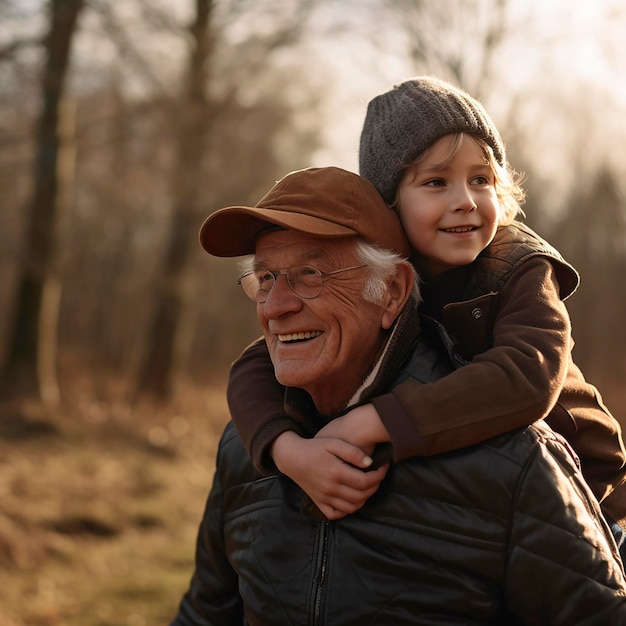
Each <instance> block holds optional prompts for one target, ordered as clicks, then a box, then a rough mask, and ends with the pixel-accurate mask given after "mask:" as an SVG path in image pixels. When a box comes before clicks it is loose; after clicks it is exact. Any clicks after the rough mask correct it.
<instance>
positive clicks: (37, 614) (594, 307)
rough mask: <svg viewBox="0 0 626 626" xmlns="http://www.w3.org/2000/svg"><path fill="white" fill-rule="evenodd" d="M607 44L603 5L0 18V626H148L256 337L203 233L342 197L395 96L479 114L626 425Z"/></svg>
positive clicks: (410, 3)
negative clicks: (322, 173) (380, 113)
mask: <svg viewBox="0 0 626 626" xmlns="http://www.w3.org/2000/svg"><path fill="white" fill-rule="evenodd" d="M624 32H626V5H624V4H623V2H621V0H577V1H572V0H569V1H564V0H543V1H541V2H540V1H539V0H537V1H529V0H439V1H437V2H434V1H428V0H195V1H194V0H117V1H113V0H48V1H44V0H0V193H1V196H0V197H1V201H0V370H1V374H0V626H24V625H29V626H36V625H41V626H57V625H63V626H65V625H68V626H114V625H115V626H118V625H127V626H151V625H153V624H155V625H156V624H167V623H168V620H169V619H170V618H171V617H172V616H173V614H174V613H175V610H176V605H177V602H178V600H179V598H180V595H181V594H182V592H183V591H184V589H185V587H186V585H187V582H188V579H189V576H190V573H191V569H192V554H193V542H194V539H195V531H196V528H197V523H198V521H199V517H200V514H201V512H202V507H203V505H204V498H205V496H206V492H207V490H208V488H209V487H210V484H211V478H212V470H213V454H214V449H215V445H216V437H217V436H218V435H219V433H220V431H221V428H222V426H223V424H224V422H225V421H226V419H227V411H226V406H225V402H224V398H223V395H224V394H223V391H224V382H225V377H226V375H227V371H228V366H229V364H230V362H231V361H232V360H233V359H234V358H235V357H236V356H237V354H238V353H239V352H240V351H241V349H242V348H243V347H244V346H245V345H246V343H247V342H248V341H250V340H251V339H253V338H254V337H256V336H257V335H258V334H259V330H258V326H257V321H256V318H255V315H254V307H253V306H252V305H251V304H250V303H249V302H248V301H247V299H246V298H245V297H244V296H243V294H242V293H240V292H239V288H238V287H237V285H236V284H235V279H236V277H237V273H238V272H237V261H236V260H232V259H226V260H224V259H213V258H211V257H209V256H208V255H206V254H204V253H203V252H202V251H201V250H200V248H199V245H198V243H197V233H198V228H199V226H200V224H201V223H202V221H203V219H204V218H205V217H206V216H207V215H208V214H209V213H211V212H212V211H214V210H216V209H218V208H221V207H223V206H227V205H231V204H244V203H255V202H256V201H257V200H258V199H259V198H260V197H261V196H262V195H263V194H264V193H265V192H266V191H267V190H268V189H269V188H270V187H271V185H272V184H273V183H274V181H275V180H277V179H278V178H280V177H282V176H283V175H284V174H286V173H287V172H289V171H292V170H294V169H299V168H302V167H307V166H310V165H339V166H342V167H345V168H346V169H350V170H354V171H356V170H357V167H358V166H357V147H358V135H359V132H360V127H361V124H362V120H363V117H364V115H365V108H366V104H367V102H368V100H369V99H370V98H372V97H373V96H374V95H376V94H377V93H379V92H381V91H385V90H387V89H389V88H390V87H391V86H392V85H393V84H395V83H397V82H400V81H402V80H404V79H406V78H408V77H410V76H411V75H415V74H421V73H430V74H436V75H439V76H441V77H443V78H446V79H448V80H452V81H453V82H455V83H456V84H458V85H459V86H461V87H463V88H465V89H467V90H468V91H469V92H470V93H472V94H473V95H475V96H477V97H479V98H480V99H481V100H482V101H483V102H484V104H485V105H486V107H487V109H488V110H489V111H490V112H491V114H492V116H493V118H494V119H495V121H496V124H497V125H498V127H499V129H500V131H501V134H502V135H503V138H504V140H505V142H506V144H507V149H508V155H509V159H510V160H511V162H512V164H513V166H514V167H515V168H516V169H517V170H520V171H523V172H525V174H526V177H527V183H526V188H527V191H528V201H527V204H526V205H525V211H526V214H527V222H528V223H529V224H530V225H531V226H533V227H534V228H535V229H537V230H538V231H539V232H540V233H541V234H543V235H544V236H545V237H546V238H547V239H548V240H550V241H551V242H552V243H553V244H554V245H555V246H556V247H557V248H559V249H560V250H561V252H562V253H563V254H564V256H565V257H566V258H567V259H568V260H569V261H570V262H572V263H573V264H574V265H575V266H576V267H577V269H578V270H579V271H580V273H581V277H582V285H581V287H580V289H579V290H578V292H577V293H576V294H574V296H572V298H571V299H570V300H569V301H568V305H569V309H570V312H571V315H572V320H573V325H574V337H575V339H576V342H577V344H576V349H575V358H576V360H577V362H578V363H579V365H580V366H581V367H582V369H583V371H584V372H585V374H586V375H587V378H588V379H589V380H591V381H592V382H593V383H594V384H596V385H597V386H598V387H599V388H600V390H601V392H602V394H603V396H604V399H605V400H606V402H607V404H608V405H609V406H610V408H611V409H612V410H613V412H614V413H615V414H616V416H617V417H618V418H619V419H620V420H621V421H622V423H623V424H626V391H625V388H624V387H625V385H624V381H625V380H626V356H625V354H624V351H625V349H626V325H625V324H624V312H625V310H626V293H625V292H624V290H623V285H624V274H625V270H626V122H625V113H626V80H625V78H626V44H625V43H624V37H623V33H624Z"/></svg>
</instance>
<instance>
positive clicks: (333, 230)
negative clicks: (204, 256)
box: [200, 206, 358, 257]
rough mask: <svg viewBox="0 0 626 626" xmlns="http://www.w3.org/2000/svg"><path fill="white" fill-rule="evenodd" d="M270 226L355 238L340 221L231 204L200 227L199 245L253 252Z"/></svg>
mask: <svg viewBox="0 0 626 626" xmlns="http://www.w3.org/2000/svg"><path fill="white" fill-rule="evenodd" d="M272 226H279V227H283V228H288V229H291V230H296V231H299V232H302V233H306V234H309V235H313V236H316V237H355V236H357V235H358V233H357V232H356V231H355V230H353V229H351V228H348V227H347V226H342V225H340V224H335V223H333V222H328V221H326V220H323V219H320V218H318V217H313V216H311V215H303V214H302V213H291V212H289V211H285V210H276V209H260V208H257V207H244V206H234V207H226V208H225V209H220V210H219V211H216V212H215V213H213V214H212V215H209V217H208V218H207V219H206V220H205V221H204V223H203V224H202V226H201V227H200V245H201V246H202V247H203V248H204V249H205V250H206V251H207V252H208V253H209V254H212V255H214V256H219V257H231V256H243V255H245V254H254V252H255V247H256V242H257V239H258V238H259V236H260V235H261V233H262V232H263V231H265V230H267V229H268V228H271V227H272Z"/></svg>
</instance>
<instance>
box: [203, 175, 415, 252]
mask: <svg viewBox="0 0 626 626" xmlns="http://www.w3.org/2000/svg"><path fill="white" fill-rule="evenodd" d="M273 227H279V228H286V229H290V230H295V231H298V232H301V233H306V234H308V235H313V236H315V237H329V238H333V237H338V238H339V237H355V236H356V237H361V238H362V239H364V240H365V241H367V242H369V243H372V244H375V245H377V246H380V247H381V248H386V249H387V250H391V251H393V252H397V253H398V254H400V255H401V256H402V257H408V255H409V244H408V242H407V239H406V236H405V235H404V231H403V230H402V226H401V224H400V220H399V219H398V217H397V215H396V214H395V213H394V211H393V210H392V209H390V208H389V207H388V206H387V205H386V204H385V203H384V202H383V199H382V198H381V196H380V194H379V193H378V192H377V191H376V188H375V187H374V185H373V184H372V183H370V182H369V181H368V180H366V179H365V178H362V177H361V176H359V175H358V174H354V173H353V172H348V171H347V170H344V169H341V168H338V167H320V168H314V167H311V168H307V169H303V170H298V171H296V172H291V173H290V174H287V176H285V177H284V178H282V179H281V180H279V181H278V182H277V183H276V184H275V185H274V186H273V187H272V189H270V191H269V192H268V193H267V194H266V195H265V196H264V197H263V198H261V200H260V201H259V202H258V203H257V205H256V206H254V207H247V206H231V207H226V208H224V209H220V210H218V211H216V212H215V213H213V214H212V215H210V216H209V217H208V218H207V219H206V220H205V221H204V223H203V224H202V227H201V228H200V244H201V245H202V247H203V248H204V249H205V250H206V251H207V252H208V253H209V254H212V255H214V256H220V257H231V256H241V255H245V254H254V252H255V246H256V241H257V239H258V237H259V236H260V235H261V234H262V233H263V231H266V230H269V229H272V228H273Z"/></svg>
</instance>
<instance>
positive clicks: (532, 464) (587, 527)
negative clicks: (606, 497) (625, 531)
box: [505, 429, 626, 626]
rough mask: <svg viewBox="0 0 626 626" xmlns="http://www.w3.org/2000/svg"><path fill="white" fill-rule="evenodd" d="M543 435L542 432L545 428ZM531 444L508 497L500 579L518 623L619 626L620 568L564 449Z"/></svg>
mask: <svg viewBox="0 0 626 626" xmlns="http://www.w3.org/2000/svg"><path fill="white" fill-rule="evenodd" d="M546 431H547V429H546ZM544 443H545V444H546V445H540V446H535V447H534V449H533V453H532V455H531V456H530V458H529V460H528V462H527V463H526V465H525V467H523V468H522V473H521V479H520V480H519V484H518V487H517V490H516V493H515V497H514V500H513V502H514V504H513V509H514V510H513V511H512V514H511V515H512V522H511V531H510V541H509V548H508V559H507V566H506V574H505V594H506V600H507V605H508V606H509V607H510V608H511V610H512V612H513V614H514V615H515V616H516V617H518V618H520V620H521V623H522V624H532V625H533V626H538V625H541V624H545V625H553V626H568V625H570V624H576V625H577V626H584V625H587V626H592V625H596V624H607V625H609V624H615V625H616V626H617V624H626V581H625V580H624V572H623V566H622V564H621V561H620V559H619V556H618V553H617V548H616V546H615V543H614V541H613V539H612V537H611V534H610V531H609V529H608V526H607V525H606V523H605V522H604V520H603V518H602V514H601V513H600V509H599V506H598V504H597V501H596V500H595V498H594V497H593V494H592V493H591V491H590V490H589V488H588V487H587V485H586V483H584V481H583V479H582V476H581V473H580V471H579V470H578V468H577V467H576V457H575V456H574V454H573V453H571V454H570V453H569V452H568V444H565V442H564V440H562V439H560V438H559V437H558V436H556V435H554V434H553V433H550V434H547V435H546V439H545V441H544Z"/></svg>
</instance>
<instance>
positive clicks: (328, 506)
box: [272, 431, 389, 520]
mask: <svg viewBox="0 0 626 626" xmlns="http://www.w3.org/2000/svg"><path fill="white" fill-rule="evenodd" d="M272 457H273V459H274V462H275V463H276V467H277V468H278V469H279V470H280V471H281V472H282V473H283V474H285V475H286V476H289V478H291V479H292V480H293V481H294V482H295V483H297V484H298V485H299V486H300V487H301V489H302V490H303V491H304V492H305V493H306V494H307V495H308V496H309V497H310V498H311V500H312V501H313V502H314V503H315V505H316V506H317V507H318V508H319V510H320V511H321V512H322V513H323V514H324V515H325V516H326V517H327V518H328V519H329V520H336V519H341V518H342V517H345V516H346V515H349V514H350V513H354V512H355V511H358V510H359V509H360V508H361V507H362V506H363V505H364V504H365V503H366V502H367V500H368V499H369V498H370V497H371V496H372V495H373V494H374V493H376V490H377V489H378V486H379V485H380V483H381V481H382V480H383V478H384V477H385V475H386V474H387V470H388V469H389V465H388V464H387V465H383V466H381V467H379V468H378V469H376V470H372V471H369V472H366V471H364V470H365V469H367V468H368V467H369V466H370V465H371V464H372V459H371V458H370V457H369V456H368V455H367V454H365V453H364V452H363V451H362V450H361V449H360V448H358V447H356V446H354V445H352V444H350V443H347V442H346V441H342V440H341V439H338V438H334V437H319V436H318V437H315V438H314V439H304V438H302V437H300V436H299V435H297V434H296V433H294V432H291V431H288V432H285V433H283V434H282V435H280V436H279V437H278V438H277V439H276V441H275V442H274V445H273V447H272Z"/></svg>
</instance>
